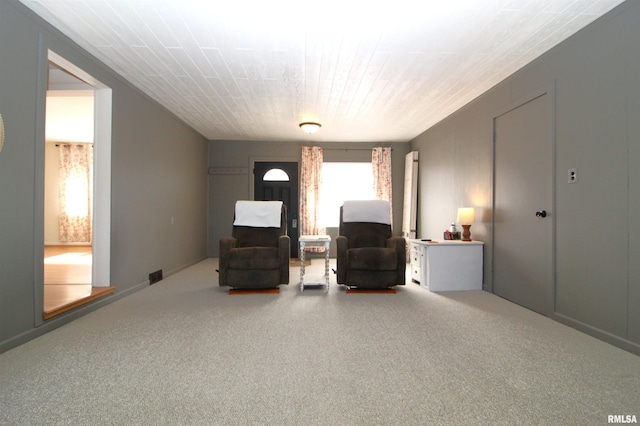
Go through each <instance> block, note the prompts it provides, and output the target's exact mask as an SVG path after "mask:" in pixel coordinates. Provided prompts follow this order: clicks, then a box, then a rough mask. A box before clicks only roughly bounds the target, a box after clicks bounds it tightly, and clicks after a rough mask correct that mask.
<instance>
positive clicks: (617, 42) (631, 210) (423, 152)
mask: <svg viewBox="0 0 640 426" xmlns="http://www.w3.org/2000/svg"><path fill="white" fill-rule="evenodd" d="M638 22H640V3H638V2H634V1H628V2H626V3H624V4H623V5H621V6H620V7H618V8H616V9H614V10H613V11H612V12H611V13H609V14H607V15H606V16H604V17H603V18H601V19H599V20H598V21H597V22H595V23H594V24H592V25H590V26H589V27H587V28H586V29H584V30H583V31H581V32H580V33H578V34H577V35H575V36H574V37H572V38H570V39H569V40H567V41H565V42H564V43H562V44H560V45H559V46H557V47H556V48H555V49H553V50H552V51H550V52H548V53H547V54H545V55H543V56H542V57H541V58H539V59H538V60H536V61H534V62H533V63H531V64H529V65H528V66H526V67H525V68H524V69H522V70H520V71H519V72H517V73H516V74H514V75H513V76H512V77H510V78H508V79H506V80H505V81H503V82H502V83H500V84H499V85H497V86H496V87H495V88H494V89H492V90H491V91H489V92H488V93H486V94H484V95H482V96H481V97H480V98H478V99H476V100H475V101H474V102H472V103H471V104H469V105H468V106H466V107H465V108H463V109H461V110H460V111H458V112H456V113H455V114H453V115H452V116H450V117H449V118H447V119H446V120H444V121H443V122H441V123H439V124H438V125H436V126H434V127H433V128H431V129H429V130H428V131H426V132H425V133H424V134H422V135H420V136H419V137H417V138H416V139H415V140H414V141H412V143H411V145H412V147H413V148H414V149H417V150H418V151H420V204H419V217H420V219H419V233H420V235H422V236H427V237H429V236H437V235H438V234H439V233H440V232H441V231H442V229H444V228H445V227H446V226H447V225H448V223H449V222H450V220H451V218H452V217H453V214H454V211H455V208H456V207H457V206H460V205H463V204H471V205H475V206H478V207H481V208H484V209H485V210H484V211H485V214H484V216H483V217H484V219H483V223H478V224H474V225H473V227H472V233H473V236H474V238H475V239H479V240H483V241H485V242H486V243H487V246H486V248H485V289H487V290H489V291H490V290H491V283H492V276H491V210H490V209H491V203H492V167H493V165H492V155H493V151H492V150H493V148H492V143H493V135H492V129H493V127H492V119H493V117H495V116H496V115H497V113H498V112H500V111H503V110H504V108H505V107H506V106H508V105H510V104H512V103H513V102H516V101H518V100H522V99H525V98H527V94H528V93H531V92H532V91H534V90H537V89H539V88H542V87H545V86H549V85H553V84H555V87H556V98H555V109H556V111H555V118H556V127H555V135H556V183H555V198H556V211H555V215H554V217H555V220H556V228H557V231H556V239H555V246H556V256H555V262H556V283H555V284H556V286H555V313H554V314H553V317H554V318H555V319H557V320H560V321H562V322H565V323H567V324H570V325H572V326H574V327H576V328H578V329H581V330H584V331H587V332H589V333H591V334H593V335H596V336H598V337H600V338H603V339H605V340H608V341H611V342H613V343H615V344H618V345H620V346H622V347H625V348H628V349H630V350H633V351H635V352H638V353H640V345H639V343H640V266H639V264H640V262H638V259H640V222H638V221H637V220H635V218H637V217H639V216H640V171H639V170H640V120H639V119H638V118H639V117H640V84H639V81H640V55H638V46H640V26H639V25H638ZM572 167H577V168H578V170H579V182H578V184H574V185H569V184H568V183H567V177H566V176H567V171H568V169H569V168H572ZM517 237H518V236H517V235H514V238H517Z"/></svg>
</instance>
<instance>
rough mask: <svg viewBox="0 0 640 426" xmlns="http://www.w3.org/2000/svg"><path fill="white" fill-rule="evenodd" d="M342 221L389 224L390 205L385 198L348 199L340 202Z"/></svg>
mask: <svg viewBox="0 0 640 426" xmlns="http://www.w3.org/2000/svg"><path fill="white" fill-rule="evenodd" d="M342 221H343V222H372V223H382V224H385V225H391V205H390V204H389V202H388V201H386V200H350V201H345V202H344V203H343V204H342Z"/></svg>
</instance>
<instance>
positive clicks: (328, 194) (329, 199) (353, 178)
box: [320, 163, 376, 227]
mask: <svg viewBox="0 0 640 426" xmlns="http://www.w3.org/2000/svg"><path fill="white" fill-rule="evenodd" d="M375 198H376V196H375V192H374V190H373V170H372V169H371V163H323V165H322V188H320V226H322V227H338V226H339V225H340V206H342V203H343V202H344V201H345V200H373V199H375Z"/></svg>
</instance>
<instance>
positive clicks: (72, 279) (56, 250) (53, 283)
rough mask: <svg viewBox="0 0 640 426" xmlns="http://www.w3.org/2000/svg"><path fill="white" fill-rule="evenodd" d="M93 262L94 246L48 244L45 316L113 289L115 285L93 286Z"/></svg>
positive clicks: (46, 249) (80, 303) (46, 251)
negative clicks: (92, 248) (92, 247)
mask: <svg viewBox="0 0 640 426" xmlns="http://www.w3.org/2000/svg"><path fill="white" fill-rule="evenodd" d="M92 264H93V260H92V253H91V246H46V247H45V254H44V312H43V315H42V317H43V318H44V319H45V320H47V319H50V318H53V317H54V316H56V315H60V314H62V313H64V312H67V311H70V310H71V309H74V308H77V307H78V306H82V305H84V304H86V303H89V302H92V301H94V300H96V299H99V298H101V297H104V296H107V295H109V294H112V293H113V292H114V290H115V288H114V287H92V285H91V267H92Z"/></svg>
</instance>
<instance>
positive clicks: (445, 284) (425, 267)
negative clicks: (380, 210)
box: [409, 240, 484, 291]
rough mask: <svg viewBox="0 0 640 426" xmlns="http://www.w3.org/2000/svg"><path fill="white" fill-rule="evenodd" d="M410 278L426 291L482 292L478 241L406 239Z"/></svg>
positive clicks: (481, 247)
mask: <svg viewBox="0 0 640 426" xmlns="http://www.w3.org/2000/svg"><path fill="white" fill-rule="evenodd" d="M409 244H410V256H411V279H412V280H414V281H417V282H419V283H420V285H421V286H422V287H425V288H428V289H429V291H457V290H482V268H483V265H482V250H483V245H484V243H483V242H482V241H460V240H451V241H447V240H444V241H438V242H433V241H421V240H409Z"/></svg>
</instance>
